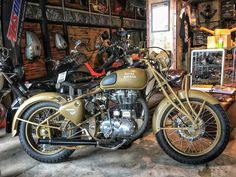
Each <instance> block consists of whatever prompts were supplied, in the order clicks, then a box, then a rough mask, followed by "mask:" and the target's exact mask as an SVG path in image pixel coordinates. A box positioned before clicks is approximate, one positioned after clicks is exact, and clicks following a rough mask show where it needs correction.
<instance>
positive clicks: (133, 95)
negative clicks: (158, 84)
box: [100, 90, 138, 138]
mask: <svg viewBox="0 0 236 177" xmlns="http://www.w3.org/2000/svg"><path fill="white" fill-rule="evenodd" d="M137 97H138V92H136V91H132V90H118V91H115V92H112V93H111V94H110V100H111V101H114V102H115V103H116V104H115V105H113V106H112V107H111V108H109V109H108V111H107V116H105V118H104V119H103V120H102V122H101V124H100V131H101V132H102V133H103V135H104V137H105V138H117V137H118V138H125V137H130V136H132V135H133V134H134V132H135V130H136V127H137V124H136V122H135V120H134V117H135V111H134V110H133V106H132V105H133V104H134V103H135V102H136V100H137Z"/></svg>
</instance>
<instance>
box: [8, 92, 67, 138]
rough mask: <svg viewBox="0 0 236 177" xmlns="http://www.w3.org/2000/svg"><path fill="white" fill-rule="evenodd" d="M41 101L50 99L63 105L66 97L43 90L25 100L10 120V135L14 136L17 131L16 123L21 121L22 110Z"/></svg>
mask: <svg viewBox="0 0 236 177" xmlns="http://www.w3.org/2000/svg"><path fill="white" fill-rule="evenodd" d="M42 101H52V102H55V103H58V104H59V105H64V104H66V103H67V100H66V98H64V97H63V96H62V95H61V94H59V93H54V92H45V93H41V94H38V95H35V96H33V97H31V98H29V99H28V100H26V101H25V102H24V103H23V104H22V105H21V106H20V107H19V109H18V110H17V112H16V114H15V116H14V118H13V122H12V136H16V135H17V133H18V124H19V121H23V120H22V119H21V117H22V115H23V114H24V112H25V111H26V110H27V109H28V108H29V107H31V106H32V105H34V104H36V103H39V102H42Z"/></svg>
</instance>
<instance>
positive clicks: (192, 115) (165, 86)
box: [147, 63, 206, 129]
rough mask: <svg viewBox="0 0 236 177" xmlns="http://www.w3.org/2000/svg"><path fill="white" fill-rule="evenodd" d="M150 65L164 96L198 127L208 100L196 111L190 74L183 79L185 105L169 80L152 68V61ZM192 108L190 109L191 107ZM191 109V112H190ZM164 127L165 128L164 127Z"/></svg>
mask: <svg viewBox="0 0 236 177" xmlns="http://www.w3.org/2000/svg"><path fill="white" fill-rule="evenodd" d="M147 65H148V67H149V68H150V70H151V71H152V74H153V75H154V77H155V79H156V80H157V84H158V86H159V88H160V89H161V91H162V93H163V94H164V96H165V97H166V98H167V99H168V101H169V102H170V103H171V104H172V105H173V106H174V107H175V108H176V109H177V110H178V111H179V112H180V113H181V114H183V115H184V116H186V117H187V118H188V119H189V120H190V121H191V123H192V126H193V127H194V128H197V126H198V120H199V117H200V115H201V113H202V111H203V108H204V106H205V104H206V100H204V101H203V103H202V105H201V107H200V109H199V112H198V113H196V111H195V110H194V109H193V107H192V105H191V103H190V100H189V95H188V91H189V87H188V85H189V84H188V80H189V76H190V75H189V74H188V75H186V76H185V78H184V80H183V85H182V89H183V90H184V94H185V95H184V97H185V98H186V101H187V105H184V104H183V102H182V101H181V99H180V98H179V96H178V95H177V94H176V92H175V91H174V90H173V89H172V87H171V86H170V85H169V83H168V81H167V80H166V79H165V78H164V77H163V76H162V75H161V74H160V73H159V72H157V71H156V70H155V69H153V68H152V66H151V64H150V63H147ZM171 94H172V95H173V97H170V95H171ZM188 108H189V109H190V110H189V109H188ZM190 111H191V112H190ZM163 129H164V128H163Z"/></svg>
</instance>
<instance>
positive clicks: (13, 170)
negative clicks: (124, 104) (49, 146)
mask: <svg viewBox="0 0 236 177" xmlns="http://www.w3.org/2000/svg"><path fill="white" fill-rule="evenodd" d="M0 171H1V175H2V176H4V177H5V176H8V177H9V176H12V177H15V176H17V177H64V176H70V177H80V176H86V177H92V176H95V177H110V176H112V177H116V176H118V177H123V176H142V177H145V176H160V177H162V176H165V177H184V176H186V177H189V176H191V177H195V176H199V177H214V176H216V177H224V176H225V177H228V176H231V177H234V176H236V140H233V141H231V142H230V144H229V145H228V147H227V149H226V150H225V151H224V153H223V154H222V155H221V156H220V157H218V158H217V159H216V160H214V161H212V162H211V163H209V164H207V165H199V166H193V165H184V164H180V163H178V162H176V161H174V160H172V159H171V158H170V157H168V156H167V155H166V154H165V153H164V152H163V151H162V150H161V149H160V147H159V146H158V145H157V143H156V141H155V139H154V136H153V135H152V134H151V133H150V134H147V135H146V136H145V137H144V138H142V139H140V140H138V141H136V142H135V143H134V144H133V146H132V147H131V148H129V149H128V150H117V151H107V150H102V149H97V148H94V147H86V148H83V149H81V150H77V151H76V152H75V153H74V154H73V155H72V156H71V157H70V158H69V159H68V161H66V162H64V163H59V164H44V163H39V162H37V161H35V160H33V159H32V158H30V157H29V156H28V155H27V154H26V153H25V152H24V151H23V150H22V149H21V146H20V144H19V140H18V137H15V138H12V137H11V135H4V130H0ZM1 175H0V176H1Z"/></svg>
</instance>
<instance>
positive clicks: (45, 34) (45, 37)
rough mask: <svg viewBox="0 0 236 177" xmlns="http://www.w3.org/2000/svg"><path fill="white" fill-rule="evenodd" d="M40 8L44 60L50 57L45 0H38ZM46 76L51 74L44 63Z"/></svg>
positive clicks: (49, 68)
mask: <svg viewBox="0 0 236 177" xmlns="http://www.w3.org/2000/svg"><path fill="white" fill-rule="evenodd" d="M39 4H40V8H41V11H42V19H41V23H40V24H41V31H42V39H43V47H44V55H45V61H46V62H47V61H49V60H50V59H51V49H50V39H49V32H48V21H47V15H46V1H45V0H40V1H39ZM46 70H47V76H52V74H53V73H52V70H51V66H50V65H49V64H46Z"/></svg>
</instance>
